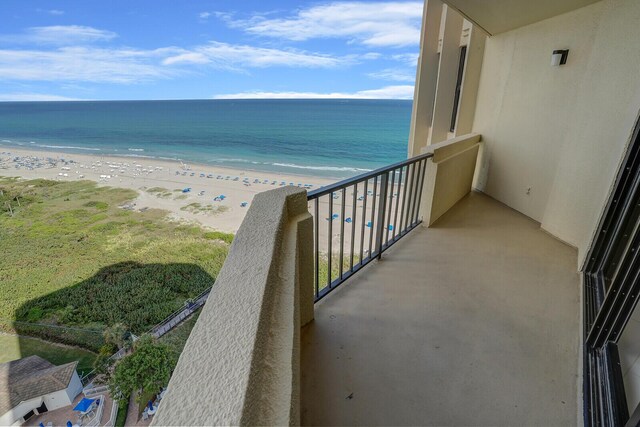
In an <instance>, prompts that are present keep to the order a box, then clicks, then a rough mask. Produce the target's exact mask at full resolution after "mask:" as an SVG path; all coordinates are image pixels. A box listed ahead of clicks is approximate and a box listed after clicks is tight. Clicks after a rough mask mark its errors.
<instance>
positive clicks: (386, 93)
mask: <svg viewBox="0 0 640 427" xmlns="http://www.w3.org/2000/svg"><path fill="white" fill-rule="evenodd" d="M213 98H214V99H412V98H413V86H411V85H399V86H385V87H382V88H379V89H369V90H360V91H357V92H330V93H320V92H265V91H254V92H240V93H229V94H220V95H215V96H214V97H213Z"/></svg>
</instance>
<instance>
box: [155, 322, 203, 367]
mask: <svg viewBox="0 0 640 427" xmlns="http://www.w3.org/2000/svg"><path fill="white" fill-rule="evenodd" d="M200 311H201V310H198V311H196V312H195V313H193V315H192V316H191V317H190V318H189V319H187V320H185V321H184V322H182V323H181V324H180V325H178V326H176V327H175V328H174V329H172V330H171V331H170V332H168V333H167V334H165V335H163V336H162V337H160V339H159V340H158V341H159V342H160V343H162V344H166V345H167V347H169V350H170V351H171V353H172V355H173V359H174V360H175V361H176V362H177V361H178V357H180V353H182V350H183V349H184V346H185V344H186V343H187V339H188V338H189V334H190V333H191V330H192V329H193V327H194V325H195V324H196V321H197V320H198V316H200ZM172 369H173V367H172Z"/></svg>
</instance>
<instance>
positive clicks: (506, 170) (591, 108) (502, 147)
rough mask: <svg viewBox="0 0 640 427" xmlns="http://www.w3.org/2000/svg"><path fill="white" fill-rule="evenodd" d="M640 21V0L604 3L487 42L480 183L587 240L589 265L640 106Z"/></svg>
mask: <svg viewBox="0 0 640 427" xmlns="http://www.w3.org/2000/svg"><path fill="white" fill-rule="evenodd" d="M639 22H640V2H639V1H637V0H604V1H602V2H599V3H595V4H593V5H590V6H587V7H584V8H581V9H578V10H575V11H573V12H570V13H567V14H563V15H559V16H556V17H554V18H551V19H548V20H545V21H541V22H538V23H536V24H532V25H529V26H526V27H522V28H520V29H517V30H513V31H510V32H507V33H503V34H500V35H497V36H493V37H489V38H487V41H486V45H485V54H484V61H483V65H482V73H481V78H480V88H479V93H478V100H477V105H476V114H475V120H474V125H473V131H474V132H477V133H481V134H482V137H483V141H484V144H485V147H484V153H483V159H484V160H483V163H482V165H481V168H480V170H479V173H478V178H477V180H476V187H478V188H479V189H481V190H483V191H485V192H486V193H488V194H489V195H491V196H492V197H494V198H496V199H498V200H500V201H502V202H504V203H506V204H507V205H509V206H511V207H513V208H515V209H517V210H518V211H520V212H522V213H524V214H526V215H528V216H530V217H531V218H533V219H535V220H537V221H539V222H541V226H542V227H543V228H544V229H545V230H547V231H549V232H550V233H552V234H553V235H555V236H557V237H558V238H560V239H561V240H564V241H566V242H568V243H569V244H571V245H574V246H576V247H578V250H579V264H581V263H582V260H583V258H584V256H585V253H586V251H587V250H588V245H589V242H590V241H591V236H592V233H593V231H594V229H595V227H596V225H597V222H598V219H599V216H600V215H601V212H602V209H603V205H604V203H605V200H606V198H607V195H608V193H609V190H610V187H611V185H612V182H613V180H614V177H615V174H616V171H617V168H618V165H619V163H620V160H621V158H622V156H623V154H624V149H625V147H626V145H627V144H628V141H629V138H630V134H631V131H632V128H633V126H634V123H635V120H636V118H637V116H638V109H639V108H640V79H638V70H640V43H638V40H639V39H640V29H639V27H638V23H639ZM554 49H570V51H569V57H568V62H567V64H566V65H563V66H560V67H552V66H551V65H550V59H551V52H552V51H553V50H554ZM529 189H530V190H529Z"/></svg>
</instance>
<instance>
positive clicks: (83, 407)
mask: <svg viewBox="0 0 640 427" xmlns="http://www.w3.org/2000/svg"><path fill="white" fill-rule="evenodd" d="M95 401H96V400H95V399H88V398H86V397H84V398H82V400H81V401H80V402H78V404H77V405H76V407H75V408H73V410H74V411H80V412H86V411H87V410H88V409H89V408H91V405H93V402H95Z"/></svg>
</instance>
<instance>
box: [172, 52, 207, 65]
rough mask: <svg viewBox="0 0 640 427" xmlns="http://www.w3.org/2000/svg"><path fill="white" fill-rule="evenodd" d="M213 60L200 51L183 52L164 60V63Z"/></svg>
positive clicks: (203, 62)
mask: <svg viewBox="0 0 640 427" xmlns="http://www.w3.org/2000/svg"><path fill="white" fill-rule="evenodd" d="M209 62H211V60H209V58H207V56H206V55H204V54H202V53H198V52H188V53H181V54H179V55H175V56H170V57H168V58H165V59H163V60H162V63H163V64H164V65H173V64H207V63H209Z"/></svg>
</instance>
